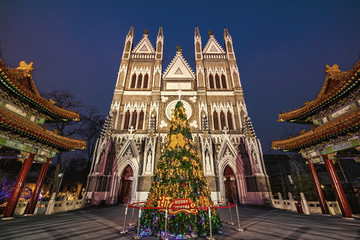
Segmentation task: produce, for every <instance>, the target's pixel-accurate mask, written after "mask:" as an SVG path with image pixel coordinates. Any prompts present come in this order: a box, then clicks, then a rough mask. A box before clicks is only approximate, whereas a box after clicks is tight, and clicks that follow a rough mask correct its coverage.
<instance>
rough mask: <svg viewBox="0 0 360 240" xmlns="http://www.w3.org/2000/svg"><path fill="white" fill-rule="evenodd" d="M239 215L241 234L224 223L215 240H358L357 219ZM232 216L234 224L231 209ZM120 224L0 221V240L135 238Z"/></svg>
mask: <svg viewBox="0 0 360 240" xmlns="http://www.w3.org/2000/svg"><path fill="white" fill-rule="evenodd" d="M239 214H240V221H241V227H242V228H244V229H245V231H244V232H237V231H235V228H236V225H235V226H232V225H228V224H226V223H224V224H223V235H219V236H215V238H216V239H346V240H348V239H360V220H359V219H344V218H341V217H334V216H323V215H311V216H306V215H301V214H297V213H291V212H285V211H282V210H278V209H268V208H248V207H239ZM129 215H130V217H131V210H130V211H129ZM129 215H128V216H129ZM135 215H137V214H136V212H135ZM232 215H233V220H236V218H235V216H236V215H235V209H233V214H232ZM220 217H221V219H222V220H223V221H224V222H226V221H229V211H228V210H227V209H223V210H221V211H220ZM123 220H124V207H123V206H116V207H105V208H92V209H84V210H77V211H73V212H68V213H63V214H56V215H50V216H28V217H15V218H14V219H11V220H1V221H0V239H27V240H29V239H96V240H100V239H124V240H125V239H132V238H133V236H135V235H136V232H135V231H134V228H133V227H127V229H128V230H129V232H128V233H126V234H120V231H121V230H122V224H123ZM136 220H137V217H136V216H134V221H136ZM128 222H129V220H128ZM143 239H156V238H153V237H147V238H143Z"/></svg>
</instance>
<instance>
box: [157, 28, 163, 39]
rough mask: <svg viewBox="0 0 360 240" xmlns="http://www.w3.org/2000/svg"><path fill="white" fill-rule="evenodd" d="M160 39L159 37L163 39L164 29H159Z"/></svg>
mask: <svg viewBox="0 0 360 240" xmlns="http://www.w3.org/2000/svg"><path fill="white" fill-rule="evenodd" d="M157 37H158V38H159V37H163V28H162V27H159V32H158V36H157Z"/></svg>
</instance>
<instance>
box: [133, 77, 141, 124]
mask: <svg viewBox="0 0 360 240" xmlns="http://www.w3.org/2000/svg"><path fill="white" fill-rule="evenodd" d="M141 83H142V74H141V73H140V74H139V77H138V81H137V86H136V88H141ZM134 127H135V126H134Z"/></svg>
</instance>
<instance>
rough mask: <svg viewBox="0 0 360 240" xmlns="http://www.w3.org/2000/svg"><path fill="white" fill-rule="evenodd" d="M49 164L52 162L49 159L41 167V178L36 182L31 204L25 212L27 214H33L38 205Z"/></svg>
mask: <svg viewBox="0 0 360 240" xmlns="http://www.w3.org/2000/svg"><path fill="white" fill-rule="evenodd" d="M49 162H50V158H47V160H46V162H45V163H43V165H42V167H41V171H40V174H39V177H38V179H37V181H36V185H35V189H34V192H33V194H32V196H31V199H30V203H29V205H28V206H27V209H26V212H25V213H26V214H33V213H34V211H35V207H36V203H37V201H38V199H39V195H40V191H41V186H42V185H43V182H44V179H45V176H46V173H47V170H48V168H49Z"/></svg>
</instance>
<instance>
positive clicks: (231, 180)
mask: <svg viewBox="0 0 360 240" xmlns="http://www.w3.org/2000/svg"><path fill="white" fill-rule="evenodd" d="M224 176H225V181H224V185H225V197H226V199H227V200H228V201H229V202H231V203H235V204H236V203H238V201H239V198H238V191H237V187H236V178H235V174H234V171H233V170H232V169H231V167H229V166H226V168H225V170H224Z"/></svg>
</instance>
